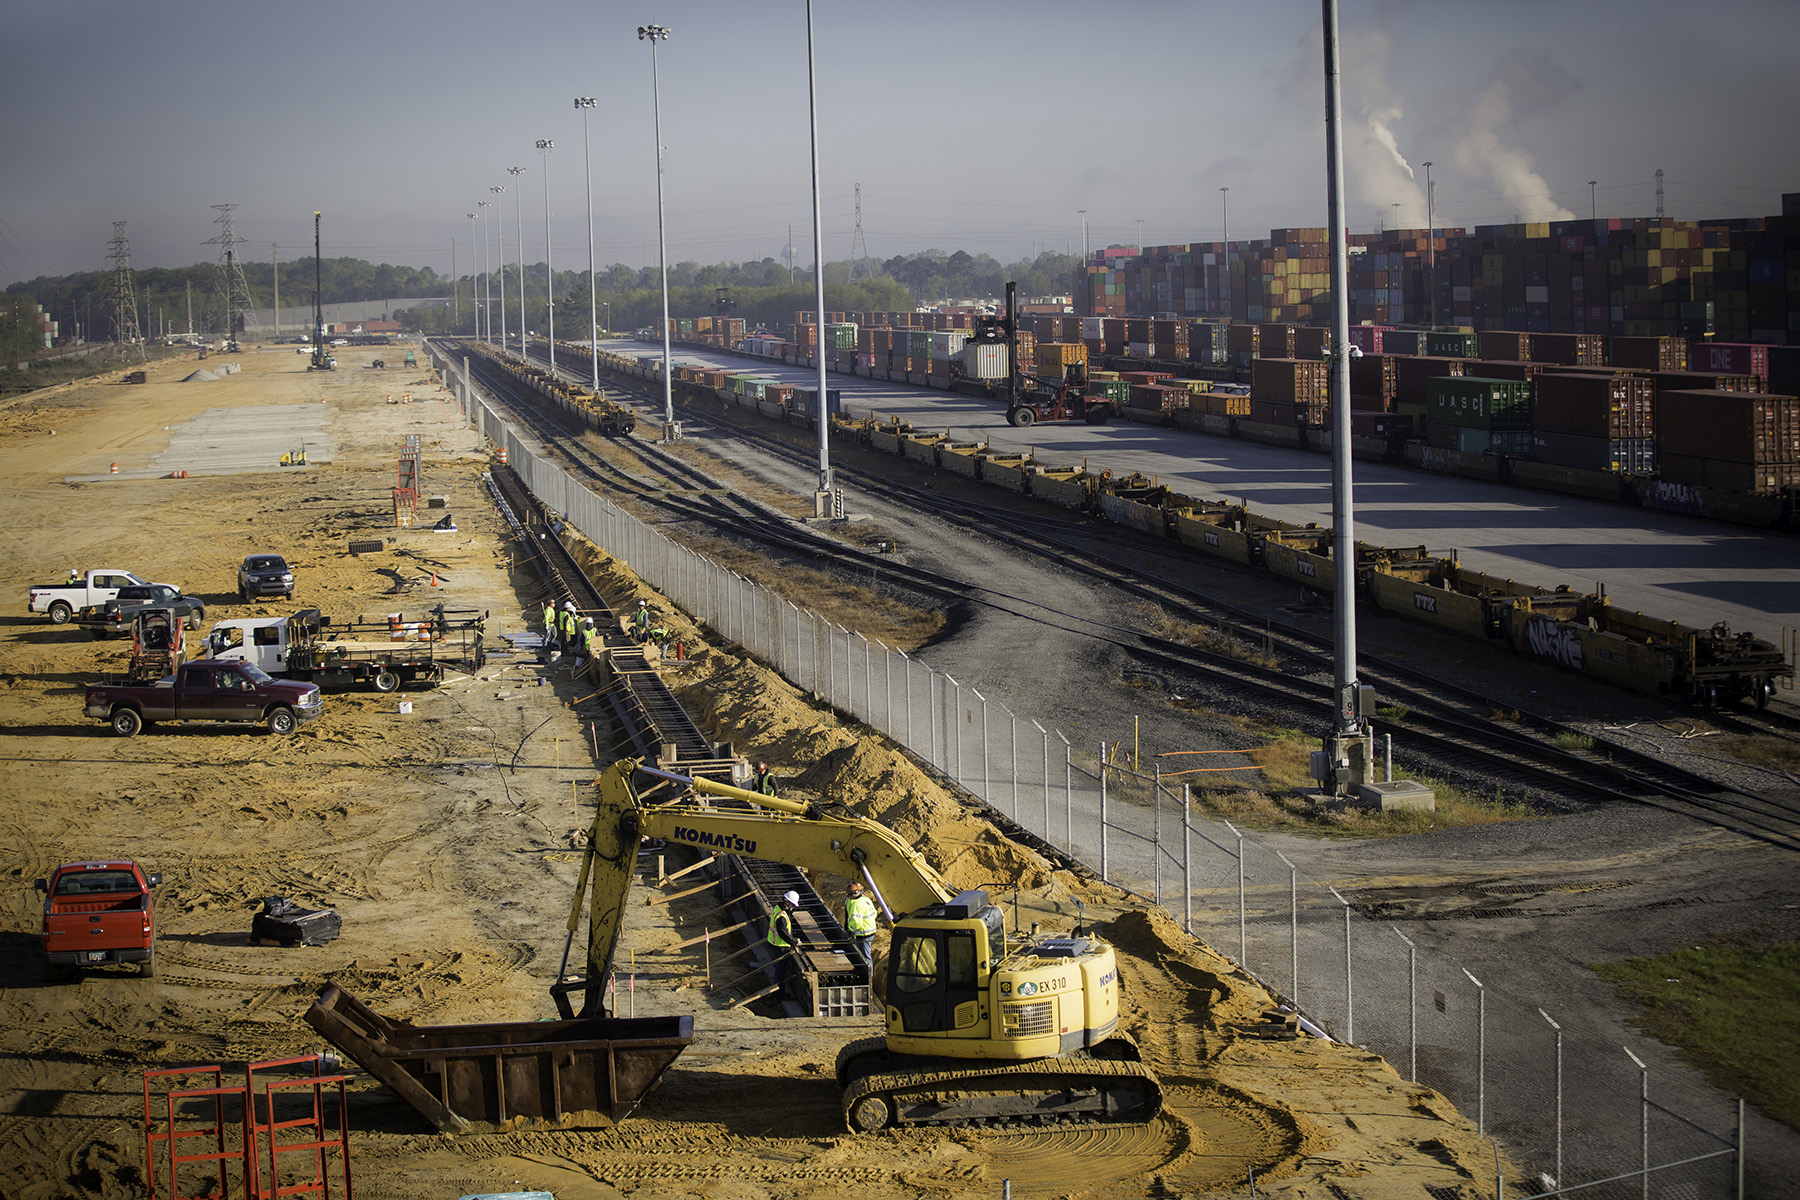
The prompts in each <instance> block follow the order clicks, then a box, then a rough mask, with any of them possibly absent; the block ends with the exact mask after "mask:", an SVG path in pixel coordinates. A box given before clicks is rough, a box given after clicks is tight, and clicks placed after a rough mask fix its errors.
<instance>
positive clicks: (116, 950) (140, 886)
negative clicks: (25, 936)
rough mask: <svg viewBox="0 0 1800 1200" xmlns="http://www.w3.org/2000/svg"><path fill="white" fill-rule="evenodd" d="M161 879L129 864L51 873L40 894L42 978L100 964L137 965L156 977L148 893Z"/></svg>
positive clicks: (82, 865)
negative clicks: (41, 905) (130, 963)
mask: <svg viewBox="0 0 1800 1200" xmlns="http://www.w3.org/2000/svg"><path fill="white" fill-rule="evenodd" d="M161 882H162V876H161V875H154V874H152V875H146V874H144V872H143V871H142V869H140V868H139V867H138V865H137V864H136V863H134V862H77V863H67V864H65V865H63V866H60V867H58V868H56V874H54V875H52V876H51V877H50V879H49V880H48V882H46V881H45V880H42V879H40V880H38V881H37V883H36V885H35V886H36V887H37V890H38V891H40V892H42V893H44V977H45V978H46V979H49V980H51V981H52V982H55V981H57V980H60V979H62V978H63V977H64V976H65V975H66V974H68V973H69V972H70V971H74V970H79V969H80V968H82V967H97V966H101V965H103V964H105V963H128V962H134V963H137V964H138V973H139V974H140V975H146V976H149V975H155V974H156V902H155V900H154V899H153V898H152V896H151V894H150V889H152V888H154V887H155V886H156V885H157V884H159V883H161Z"/></svg>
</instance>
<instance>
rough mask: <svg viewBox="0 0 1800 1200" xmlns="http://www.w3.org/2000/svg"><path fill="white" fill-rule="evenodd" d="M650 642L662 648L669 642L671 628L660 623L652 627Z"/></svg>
mask: <svg viewBox="0 0 1800 1200" xmlns="http://www.w3.org/2000/svg"><path fill="white" fill-rule="evenodd" d="M650 640H651V641H653V642H655V643H656V644H657V645H658V646H661V645H662V644H663V643H664V642H666V641H668V640H669V627H668V626H666V625H664V624H663V623H662V622H660V621H658V622H657V623H656V624H655V625H652V626H651V627H650Z"/></svg>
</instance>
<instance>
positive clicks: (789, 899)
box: [781, 892, 800, 908]
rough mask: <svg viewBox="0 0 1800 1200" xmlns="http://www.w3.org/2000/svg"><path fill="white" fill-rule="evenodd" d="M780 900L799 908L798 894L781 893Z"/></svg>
mask: <svg viewBox="0 0 1800 1200" xmlns="http://www.w3.org/2000/svg"><path fill="white" fill-rule="evenodd" d="M781 898H782V900H783V901H784V902H786V903H788V904H791V905H793V906H794V907H795V908H798V907H800V893H799V892H783V893H782V894H781Z"/></svg>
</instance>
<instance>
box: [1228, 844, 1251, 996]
mask: <svg viewBox="0 0 1800 1200" xmlns="http://www.w3.org/2000/svg"><path fill="white" fill-rule="evenodd" d="M1225 828H1227V829H1229V830H1231V832H1232V833H1234V834H1236V835H1237V842H1238V848H1237V868H1238V966H1240V967H1242V968H1244V970H1246V971H1248V970H1249V969H1250V965H1249V963H1248V962H1246V961H1245V960H1246V959H1248V958H1249V957H1250V952H1249V943H1248V940H1247V938H1246V935H1245V931H1244V835H1243V834H1242V833H1241V832H1239V831H1238V827H1237V826H1236V825H1233V824H1232V823H1231V822H1230V821H1227V822H1225Z"/></svg>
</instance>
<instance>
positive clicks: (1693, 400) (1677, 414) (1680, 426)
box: [1656, 391, 1800, 490]
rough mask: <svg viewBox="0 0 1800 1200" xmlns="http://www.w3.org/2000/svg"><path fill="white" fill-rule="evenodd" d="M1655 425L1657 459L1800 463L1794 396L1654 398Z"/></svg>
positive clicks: (1675, 394) (1799, 409)
mask: <svg viewBox="0 0 1800 1200" xmlns="http://www.w3.org/2000/svg"><path fill="white" fill-rule="evenodd" d="M1656 425H1657V438H1656V441H1657V453H1658V456H1659V458H1660V456H1661V455H1663V454H1670V453H1672V454H1677V455H1691V456H1693V457H1696V458H1708V459H1720V460H1724V461H1729V462H1739V463H1800V399H1796V398H1795V397H1793V396H1770V395H1765V394H1763V393H1759V392H1723V391H1671V392H1664V393H1662V394H1661V395H1659V396H1658V397H1657V398H1656ZM1705 486H1707V487H1712V486H1715V485H1713V484H1706V485H1705ZM1746 490H1750V489H1746Z"/></svg>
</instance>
